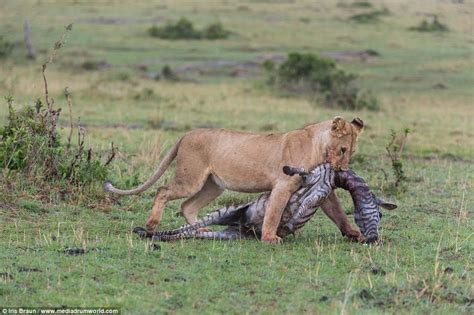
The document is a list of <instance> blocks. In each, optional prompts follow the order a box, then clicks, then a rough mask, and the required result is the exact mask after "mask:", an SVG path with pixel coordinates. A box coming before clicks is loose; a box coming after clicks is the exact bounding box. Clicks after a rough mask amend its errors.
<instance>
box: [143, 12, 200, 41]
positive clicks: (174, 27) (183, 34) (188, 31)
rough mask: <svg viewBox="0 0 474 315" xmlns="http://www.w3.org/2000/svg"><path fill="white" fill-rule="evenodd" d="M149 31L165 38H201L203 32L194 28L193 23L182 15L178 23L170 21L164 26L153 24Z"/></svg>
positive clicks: (153, 34)
mask: <svg viewBox="0 0 474 315" xmlns="http://www.w3.org/2000/svg"><path fill="white" fill-rule="evenodd" d="M148 33H149V34H150V35H151V36H154V37H159V38H163V39H199V38H201V32H199V31H198V30H195V29H194V26H193V23H191V21H189V20H188V19H186V18H184V17H182V18H181V19H179V20H178V21H177V22H176V23H171V22H169V23H168V24H166V25H165V26H164V27H158V26H152V27H151V28H150V29H149V30H148Z"/></svg>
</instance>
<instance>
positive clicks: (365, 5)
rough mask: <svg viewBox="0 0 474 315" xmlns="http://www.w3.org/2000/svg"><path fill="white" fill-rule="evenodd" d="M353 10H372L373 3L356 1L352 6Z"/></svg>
mask: <svg viewBox="0 0 474 315" xmlns="http://www.w3.org/2000/svg"><path fill="white" fill-rule="evenodd" d="M350 6H351V7H353V8H372V3H370V2H368V1H356V2H353V3H351V5H350Z"/></svg>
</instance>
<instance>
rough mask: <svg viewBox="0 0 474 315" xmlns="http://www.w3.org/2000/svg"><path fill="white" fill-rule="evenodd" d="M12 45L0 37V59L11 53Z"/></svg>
mask: <svg viewBox="0 0 474 315" xmlns="http://www.w3.org/2000/svg"><path fill="white" fill-rule="evenodd" d="M12 50H13V43H11V42H9V41H7V40H5V39H4V38H3V36H1V35H0V58H5V57H7V56H9V55H10V54H11V53H12Z"/></svg>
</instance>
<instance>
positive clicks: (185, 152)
mask: <svg viewBox="0 0 474 315" xmlns="http://www.w3.org/2000/svg"><path fill="white" fill-rule="evenodd" d="M359 121H360V120H359ZM360 122H361V121H360ZM362 126H363V125H362V124H361V123H359V122H358V121H356V120H353V121H352V123H348V122H346V121H345V120H344V119H343V118H341V117H336V118H335V119H334V120H329V121H325V122H321V123H318V124H312V125H309V126H307V127H305V128H304V129H299V130H294V131H290V132H287V133H281V134H255V133H243V132H236V131H229V130H225V129H197V130H193V131H191V132H189V133H187V134H186V135H184V136H183V137H182V138H181V139H180V140H179V141H178V142H177V143H176V144H175V146H174V147H173V148H172V149H171V150H170V152H169V153H168V154H167V155H166V156H165V158H164V160H163V161H162V162H161V163H160V166H159V168H158V170H157V171H156V172H155V174H153V176H152V177H151V178H150V179H149V180H147V181H146V182H145V183H144V184H143V185H141V186H140V187H138V188H136V189H132V190H128V191H122V190H118V189H116V188H113V187H112V185H111V184H109V186H106V189H107V190H109V191H111V192H115V193H118V194H130V193H137V192H141V191H143V190H145V189H147V188H148V187H150V186H151V184H152V182H155V181H156V180H158V178H159V177H160V176H161V175H162V174H163V172H164V170H165V169H166V168H167V167H168V166H169V164H170V163H171V160H172V159H173V158H174V157H175V156H176V170H175V176H174V178H173V180H172V181H171V182H170V183H169V184H168V185H166V186H162V187H160V188H159V189H158V192H157V194H156V197H155V201H154V204H153V208H152V211H151V214H150V216H149V218H148V220H147V223H146V225H147V227H148V228H149V229H154V228H155V227H156V226H157V225H158V224H159V223H160V221H161V217H162V214H163V208H164V207H165V204H166V203H167V202H168V201H171V200H175V199H180V198H188V199H187V200H186V201H185V202H183V204H182V206H181V209H182V213H183V215H184V217H185V218H186V220H187V222H188V223H190V224H193V223H194V222H196V220H197V214H198V211H199V209H200V208H202V207H204V206H206V205H207V204H209V203H210V202H211V201H212V200H214V199H215V198H216V197H218V196H219V195H220V194H221V193H222V192H223V191H224V190H225V189H229V190H233V191H239V192H252V193H255V192H263V191H271V195H270V200H269V203H268V206H267V209H266V213H265V218H264V222H263V233H262V241H264V242H269V243H274V242H279V241H280V238H279V237H278V236H277V235H276V229H277V227H278V224H279V222H280V219H281V215H282V211H283V209H284V207H285V205H286V203H287V202H288V199H289V197H290V195H291V194H292V193H293V192H295V191H296V190H297V189H298V188H299V185H300V179H299V177H296V176H295V177H290V176H287V175H285V174H284V173H283V172H282V171H281V170H282V167H283V166H284V165H295V166H298V167H303V168H305V169H310V168H312V167H314V166H316V165H318V164H321V163H323V162H325V161H326V160H328V161H329V162H331V164H332V166H333V167H334V168H336V169H348V167H349V158H350V156H351V155H352V153H353V152H354V150H355V143H356V140H357V136H358V135H359V133H360V132H361V130H362ZM322 208H323V210H324V212H325V213H326V214H327V215H328V216H329V217H330V218H331V219H332V220H333V221H334V222H335V223H336V225H337V226H338V227H339V228H340V229H341V232H342V233H343V234H345V235H347V236H349V237H358V232H357V231H355V230H353V229H352V227H351V226H350V224H349V222H348V221H347V217H346V216H345V214H344V212H343V210H342V207H341V206H340V204H339V202H338V200H337V197H336V196H335V195H333V197H332V198H328V200H327V201H326V202H325V203H324V204H323V206H322Z"/></svg>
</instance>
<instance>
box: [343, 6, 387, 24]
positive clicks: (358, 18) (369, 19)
mask: <svg viewBox="0 0 474 315" xmlns="http://www.w3.org/2000/svg"><path fill="white" fill-rule="evenodd" d="M389 14H390V11H389V10H388V9H386V8H384V9H381V10H373V11H370V12H364V13H358V14H354V15H352V16H351V17H350V18H349V19H350V20H351V21H354V22H357V23H376V22H379V21H380V17H381V16H385V15H389Z"/></svg>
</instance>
